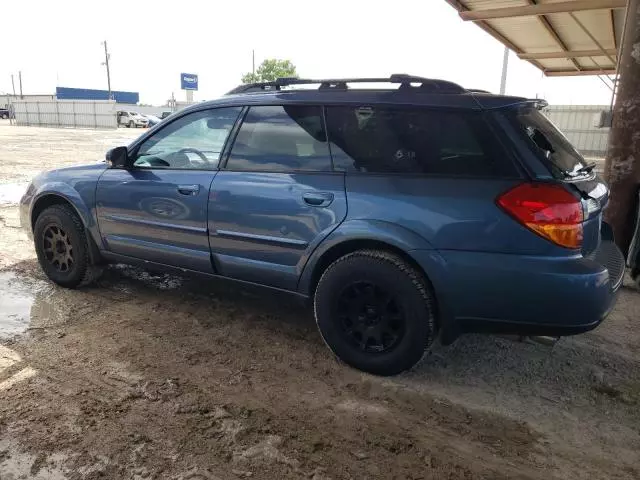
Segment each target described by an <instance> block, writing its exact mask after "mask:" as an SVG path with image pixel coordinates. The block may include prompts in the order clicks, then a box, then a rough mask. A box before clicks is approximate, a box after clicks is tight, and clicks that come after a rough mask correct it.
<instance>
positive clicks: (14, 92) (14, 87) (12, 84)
mask: <svg viewBox="0 0 640 480" xmlns="http://www.w3.org/2000/svg"><path fill="white" fill-rule="evenodd" d="M11 88H13V96H14V97H15V96H16V84H15V83H14V81H13V73H12V74H11Z"/></svg>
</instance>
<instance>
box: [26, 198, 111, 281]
mask: <svg viewBox="0 0 640 480" xmlns="http://www.w3.org/2000/svg"><path fill="white" fill-rule="evenodd" d="M33 237H34V243H35V248H36V254H37V255H38V262H39V263H40V266H41V267H42V270H43V271H44V273H45V274H46V275H47V277H49V278H50V279H51V280H52V281H53V282H55V283H57V284H58V285H60V286H63V287H67V288H75V287H77V286H79V285H81V284H87V283H90V282H91V281H92V280H93V279H94V278H95V277H96V276H97V275H98V272H99V270H98V269H99V267H97V266H93V265H91V261H90V259H89V245H88V243H87V237H86V233H85V229H84V225H83V224H82V222H81V220H80V218H79V217H78V215H77V213H76V212H75V211H74V210H73V209H72V208H71V207H70V206H68V205H54V206H52V207H49V208H47V209H45V210H44V211H43V212H42V213H41V214H40V215H39V216H38V218H37V220H36V223H35V226H34V228H33Z"/></svg>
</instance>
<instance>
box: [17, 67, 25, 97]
mask: <svg viewBox="0 0 640 480" xmlns="http://www.w3.org/2000/svg"><path fill="white" fill-rule="evenodd" d="M18 83H19V84H20V98H21V99H23V98H24V97H23V96H22V71H18Z"/></svg>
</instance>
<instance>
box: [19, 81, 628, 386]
mask: <svg viewBox="0 0 640 480" xmlns="http://www.w3.org/2000/svg"><path fill="white" fill-rule="evenodd" d="M544 105H545V104H544V103H543V102H541V101H539V100H527V99H525V98H517V97H508V96H499V95H492V94H489V93H486V92H479V91H474V90H466V89H464V88H462V87H460V86H459V85H456V84H454V83H451V82H447V81H443V80H432V79H426V78H422V77H413V76H408V75H392V76H391V77H389V78H366V79H342V80H340V79H339V80H300V79H279V80H277V81H275V82H268V83H259V84H248V85H241V86H240V87H238V88H236V89H235V90H233V91H231V92H230V93H229V94H228V95H226V96H224V97H223V98H221V99H219V100H214V101H210V102H204V103H200V104H197V105H194V106H191V107H189V108H187V109H185V110H182V111H180V112H178V113H176V114H174V115H172V116H170V117H169V118H167V119H166V120H165V121H163V122H162V123H160V124H159V125H157V126H156V127H154V128H152V129H151V130H150V131H148V132H147V133H145V134H143V135H142V136H141V137H140V138H138V139H137V140H135V141H134V142H133V143H132V144H131V145H129V146H126V147H124V146H123V147H117V148H114V149H113V150H111V151H109V152H108V153H107V157H106V163H100V164H93V165H89V166H80V167H72V168H64V169H59V170H54V171H50V172H47V173H44V174H42V175H39V176H38V177H36V178H35V179H34V180H33V182H32V183H31V185H30V186H29V188H28V190H27V192H26V194H25V196H24V198H23V199H22V201H21V221H22V224H23V226H24V227H25V228H27V229H28V231H29V232H30V234H32V235H33V238H34V244H35V249H36V252H37V255H38V260H39V262H40V265H41V266H42V268H43V270H44V272H45V273H46V275H47V276H48V277H49V278H50V279H51V280H53V281H54V282H56V283H57V284H59V285H62V286H64V287H69V288H74V287H77V286H80V285H82V284H86V283H88V282H90V281H91V280H92V279H94V278H95V275H96V272H98V271H99V270H100V266H101V265H103V264H106V263H113V262H119V263H128V264H139V265H143V266H144V267H146V268H156V269H160V270H161V271H167V272H178V273H196V274H200V275H204V276H209V277H224V278H227V279H230V280H234V281H237V282H243V283H250V284H257V285H260V286H264V287H267V288H271V289H277V290H281V291H286V292H289V293H291V294H294V295H297V296H299V297H303V298H307V299H310V300H311V301H312V303H313V306H314V313H315V318H316V321H317V324H318V327H319V330H320V333H321V335H322V337H323V339H324V341H325V342H326V344H327V345H328V346H329V348H330V349H331V350H332V351H333V352H334V353H335V354H336V355H337V356H338V357H339V358H341V359H342V360H344V361H345V362H346V363H348V364H349V365H352V366H354V367H356V368H359V369H362V370H364V371H368V372H372V373H375V374H379V375H393V374H396V373H398V372H401V371H403V370H406V369H408V368H410V367H411V366H413V365H414V364H416V363H417V362H418V361H419V360H420V359H421V358H422V356H423V355H424V353H425V351H426V350H427V349H428V347H429V346H430V345H431V344H432V342H433V341H434V340H435V339H436V338H438V339H439V340H440V341H441V342H443V343H444V344H449V343H451V342H452V341H453V340H454V339H455V338H457V337H458V336H459V335H460V334H462V333H465V332H492V333H501V334H508V335H517V336H521V337H527V336H528V337H536V338H537V337H542V336H545V337H549V336H552V337H558V336H563V335H572V334H577V333H581V332H585V331H588V330H591V329H593V328H595V327H596V326H597V325H599V324H600V322H602V321H603V319H604V318H605V317H606V316H607V314H608V313H609V312H610V310H611V309H612V307H613V305H614V303H615V297H616V291H617V290H618V288H619V287H620V284H621V282H622V277H623V273H624V258H623V257H622V254H621V253H620V251H619V250H618V248H617V247H616V246H615V243H614V242H613V235H612V233H611V229H610V227H609V226H608V225H607V224H606V223H604V222H603V221H602V211H603V208H604V207H605V206H606V204H607V200H608V190H607V187H606V186H605V184H604V183H603V182H602V181H601V180H600V179H599V178H598V177H597V176H596V174H595V172H594V165H593V164H588V163H586V162H585V160H584V159H583V157H582V156H581V155H580V154H579V153H578V152H577V151H576V150H575V149H574V148H573V147H572V146H571V144H570V143H569V142H568V141H567V140H566V138H565V137H564V136H563V135H562V134H561V133H560V132H559V131H558V130H557V129H556V128H555V127H554V126H553V125H552V124H551V123H550V122H549V121H548V120H547V119H546V118H545V116H544V115H543V114H542V113H541V112H540V109H541V108H543V107H544Z"/></svg>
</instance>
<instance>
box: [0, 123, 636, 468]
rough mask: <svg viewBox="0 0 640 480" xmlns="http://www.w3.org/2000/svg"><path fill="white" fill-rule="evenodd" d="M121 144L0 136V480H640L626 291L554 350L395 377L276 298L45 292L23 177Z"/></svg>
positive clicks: (179, 286) (472, 346)
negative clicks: (590, 326) (377, 370)
mask: <svg viewBox="0 0 640 480" xmlns="http://www.w3.org/2000/svg"><path fill="white" fill-rule="evenodd" d="M138 134H140V131H135V130H126V129H121V130H118V131H90V130H84V131H83V130H56V129H40V128H32V127H12V126H9V125H8V123H6V122H5V123H2V124H0V479H2V480H16V479H22V478H25V479H26V478H30V479H53V480H60V479H97V478H107V479H173V480H179V479H180V480H187V479H193V480H207V479H208V480H210V479H219V480H226V479H242V478H248V477H251V478H259V479H289V478H292V479H315V480H321V479H365V478H389V479H391V478H393V479H420V478H422V479H432V478H433V479H459V478H461V479H507V478H508V479H545V480H550V479H590V480H593V479H638V478H640V328H639V326H638V322H640V293H638V292H637V291H636V290H634V289H633V288H632V287H631V284H630V283H629V282H627V283H626V284H625V287H624V288H623V289H622V291H621V293H620V297H619V301H618V304H617V307H616V309H615V311H614V312H613V313H612V314H611V316H610V317H609V319H608V320H607V321H606V322H605V323H604V324H603V325H602V326H601V327H600V328H598V329H597V330H595V331H594V332H592V333H589V334H585V335H581V336H577V337H572V338H567V339H563V340H562V341H561V342H560V343H559V344H557V345H556V346H555V347H554V348H553V349H549V348H546V347H542V346H539V345H528V344H518V343H514V342H511V341H508V340H504V339H500V338H495V337H483V336H466V337H463V338H461V339H460V340H459V341H458V342H456V344H454V345H453V346H451V347H446V348H445V347H441V346H436V347H434V349H433V351H432V352H431V353H430V355H429V356H428V357H427V358H426V360H425V361H424V362H423V363H422V364H421V365H420V366H419V367H417V368H415V369H414V370H413V371H411V372H408V373H406V374H403V375H400V376H397V377H393V378H378V377H374V376H371V375H366V374H362V373H360V372H358V371H356V370H353V369H351V368H348V367H346V366H345V365H343V364H341V363H339V362H338V361H337V360H335V359H334V357H333V356H332V355H331V353H330V352H329V351H328V349H327V348H326V347H325V346H324V344H323V342H322V340H321V338H320V336H319V334H318V333H317V332H316V328H315V324H314V321H313V315H312V312H311V311H310V310H309V309H308V308H306V307H304V306H302V305H299V304H297V303H295V302H294V301H293V300H290V299H288V298H286V297H278V296H273V295H265V294H264V293H261V292H255V291H251V290H240V289H238V287H235V286H229V285H227V284H222V283H217V282H215V283H214V282H211V283H207V282H202V281H201V280H192V279H186V278H179V277H175V276H170V275H154V274H151V273H148V272H146V271H144V270H141V269H137V268H131V267H125V266H122V265H116V266H112V267H110V268H108V269H107V271H106V272H105V274H104V276H103V277H102V278H101V280H100V281H99V282H98V284H96V285H93V286H91V287H88V288H83V289H81V290H76V291H72V290H65V289H62V288H59V287H56V286H54V285H53V284H51V283H50V282H48V281H47V280H46V279H45V278H44V276H43V274H42V273H41V271H40V269H39V268H38V265H37V262H36V260H35V254H34V252H33V246H32V244H31V243H30V242H29V241H28V239H27V236H26V234H25V233H24V232H22V231H21V230H20V229H19V228H18V216H17V208H16V202H17V201H18V199H19V197H20V195H21V194H22V191H23V189H24V188H25V187H26V183H27V182H28V181H29V179H30V178H31V177H32V176H33V175H34V174H36V173H37V172H38V171H41V170H44V169H49V168H54V167H57V166H61V165H67V164H75V163H81V162H87V161H88V162H95V161H97V160H99V159H100V158H102V157H103V155H104V151H105V150H106V149H107V148H109V147H110V146H114V145H118V144H123V143H127V142H128V141H129V140H130V139H131V138H133V137H134V136H135V135H138ZM537 301H544V299H538V300H537ZM523 308H526V306H523Z"/></svg>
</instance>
